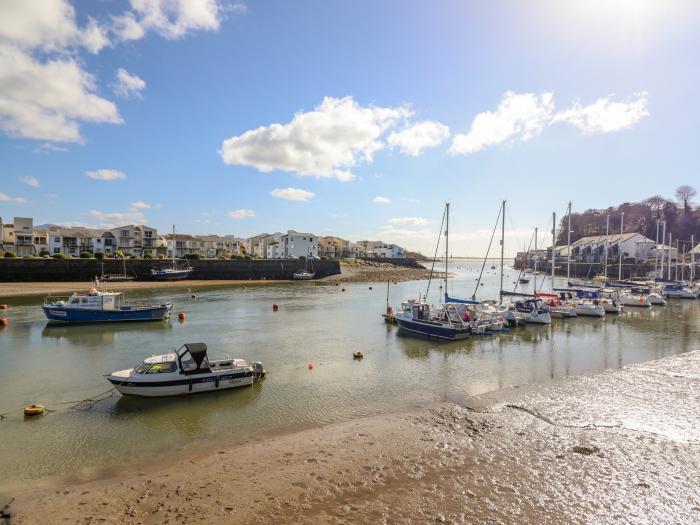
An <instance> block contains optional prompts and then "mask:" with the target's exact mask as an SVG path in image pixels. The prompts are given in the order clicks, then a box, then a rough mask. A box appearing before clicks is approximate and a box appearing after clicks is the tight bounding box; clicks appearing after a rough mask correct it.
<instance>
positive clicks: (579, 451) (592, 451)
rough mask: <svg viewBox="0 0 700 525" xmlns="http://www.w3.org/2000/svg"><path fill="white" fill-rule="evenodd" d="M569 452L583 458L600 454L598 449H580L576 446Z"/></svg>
mask: <svg viewBox="0 0 700 525" xmlns="http://www.w3.org/2000/svg"><path fill="white" fill-rule="evenodd" d="M571 450H573V451H574V452H576V453H577V454H583V455H584V456H590V455H593V454H597V453H598V452H600V449H599V448H598V447H595V446H594V447H581V446H576V447H573V448H572V449H571Z"/></svg>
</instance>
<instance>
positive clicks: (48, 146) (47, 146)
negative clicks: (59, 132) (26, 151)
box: [34, 142, 68, 153]
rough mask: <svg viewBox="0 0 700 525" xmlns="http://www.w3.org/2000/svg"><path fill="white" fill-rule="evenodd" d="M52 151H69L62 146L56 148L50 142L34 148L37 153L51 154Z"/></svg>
mask: <svg viewBox="0 0 700 525" xmlns="http://www.w3.org/2000/svg"><path fill="white" fill-rule="evenodd" d="M52 151H61V152H63V151H68V148H63V147H61V146H56V145H55V144H51V143H50V142H44V143H43V144H39V145H38V146H37V147H36V148H34V152H35V153H49V152H52Z"/></svg>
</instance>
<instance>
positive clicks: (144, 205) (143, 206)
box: [129, 201, 151, 210]
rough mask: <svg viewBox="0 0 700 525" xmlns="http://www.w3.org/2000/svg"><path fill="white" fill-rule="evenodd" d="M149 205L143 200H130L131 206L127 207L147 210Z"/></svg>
mask: <svg viewBox="0 0 700 525" xmlns="http://www.w3.org/2000/svg"><path fill="white" fill-rule="evenodd" d="M150 207H151V205H150V204H148V203H147V202H143V201H136V202H132V203H131V206H129V208H130V209H132V210H147V209H149V208H150Z"/></svg>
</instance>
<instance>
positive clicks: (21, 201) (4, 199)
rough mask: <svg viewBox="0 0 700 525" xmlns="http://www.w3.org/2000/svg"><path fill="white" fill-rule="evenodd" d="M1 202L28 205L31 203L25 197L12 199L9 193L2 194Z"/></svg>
mask: <svg viewBox="0 0 700 525" xmlns="http://www.w3.org/2000/svg"><path fill="white" fill-rule="evenodd" d="M0 202H14V203H15V204H27V203H28V202H29V201H28V200H27V199H25V198H24V197H11V196H10V195H8V194H7V193H2V192H0Z"/></svg>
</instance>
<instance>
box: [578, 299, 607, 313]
mask: <svg viewBox="0 0 700 525" xmlns="http://www.w3.org/2000/svg"><path fill="white" fill-rule="evenodd" d="M596 303H597V301H595V302H594V301H589V300H587V299H574V300H573V301H572V302H571V303H570V304H571V306H573V307H574V310H575V311H576V315H577V316H579V317H605V308H603V306H602V305H600V304H596Z"/></svg>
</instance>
